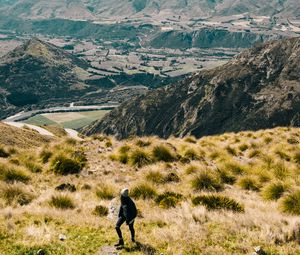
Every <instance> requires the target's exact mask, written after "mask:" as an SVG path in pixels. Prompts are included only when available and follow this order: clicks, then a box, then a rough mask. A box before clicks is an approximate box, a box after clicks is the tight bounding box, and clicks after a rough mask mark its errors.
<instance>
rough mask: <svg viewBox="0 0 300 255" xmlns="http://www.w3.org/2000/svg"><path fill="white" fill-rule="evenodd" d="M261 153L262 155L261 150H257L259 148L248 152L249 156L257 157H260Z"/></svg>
mask: <svg viewBox="0 0 300 255" xmlns="http://www.w3.org/2000/svg"><path fill="white" fill-rule="evenodd" d="M260 155H261V151H260V150H257V149H254V150H251V151H249V153H248V157H249V158H256V157H259V156H260Z"/></svg>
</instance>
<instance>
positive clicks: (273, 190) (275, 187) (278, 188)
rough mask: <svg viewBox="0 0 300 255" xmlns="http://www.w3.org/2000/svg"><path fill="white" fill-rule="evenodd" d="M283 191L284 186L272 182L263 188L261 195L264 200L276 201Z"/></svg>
mask: <svg viewBox="0 0 300 255" xmlns="http://www.w3.org/2000/svg"><path fill="white" fill-rule="evenodd" d="M285 190H286V185H284V184H283V183H281V182H274V183H270V184H269V185H267V186H266V187H265V188H264V190H263V193H262V195H263V197H264V198H265V199H266V200H278V199H279V198H281V196H282V195H283V193H284V192H285Z"/></svg>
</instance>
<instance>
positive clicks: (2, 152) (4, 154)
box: [0, 146, 9, 158]
mask: <svg viewBox="0 0 300 255" xmlns="http://www.w3.org/2000/svg"><path fill="white" fill-rule="evenodd" d="M8 157H9V153H8V152H7V151H6V150H5V149H4V148H3V147H1V146H0V158H8Z"/></svg>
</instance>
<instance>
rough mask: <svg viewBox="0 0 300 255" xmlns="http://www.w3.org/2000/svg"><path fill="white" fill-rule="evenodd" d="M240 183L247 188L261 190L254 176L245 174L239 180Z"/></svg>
mask: <svg viewBox="0 0 300 255" xmlns="http://www.w3.org/2000/svg"><path fill="white" fill-rule="evenodd" d="M238 185H239V186H240V187H241V188H242V189H245V190H253V191H259V189H260V185H259V183H258V182H257V181H256V179H255V178H254V177H251V176H245V177H242V178H241V179H240V180H239V181H238Z"/></svg>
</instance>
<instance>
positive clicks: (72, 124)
mask: <svg viewBox="0 0 300 255" xmlns="http://www.w3.org/2000/svg"><path fill="white" fill-rule="evenodd" d="M108 112H109V111H108V110H100V111H85V112H62V113H45V114H39V115H36V116H33V117H31V118H29V119H27V120H26V121H24V122H25V123H27V124H32V125H38V126H43V125H56V126H61V127H64V128H71V129H79V128H82V127H84V126H86V125H88V124H90V123H92V122H93V121H95V120H98V119H101V118H103V117H104V115H105V114H106V113H108Z"/></svg>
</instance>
